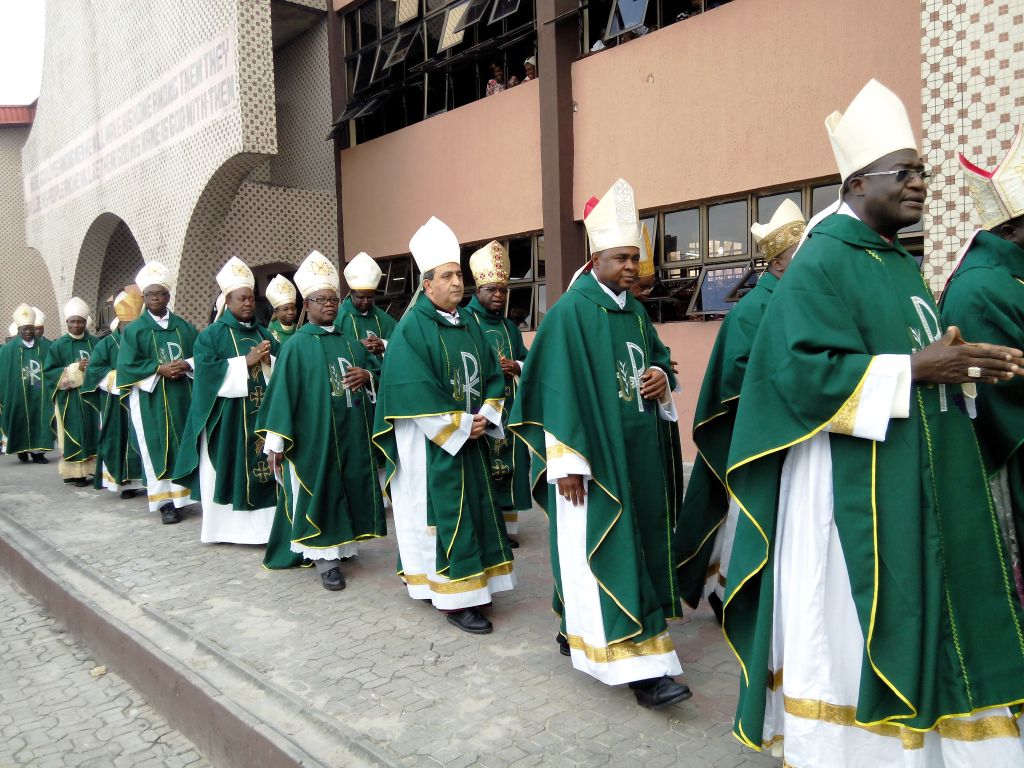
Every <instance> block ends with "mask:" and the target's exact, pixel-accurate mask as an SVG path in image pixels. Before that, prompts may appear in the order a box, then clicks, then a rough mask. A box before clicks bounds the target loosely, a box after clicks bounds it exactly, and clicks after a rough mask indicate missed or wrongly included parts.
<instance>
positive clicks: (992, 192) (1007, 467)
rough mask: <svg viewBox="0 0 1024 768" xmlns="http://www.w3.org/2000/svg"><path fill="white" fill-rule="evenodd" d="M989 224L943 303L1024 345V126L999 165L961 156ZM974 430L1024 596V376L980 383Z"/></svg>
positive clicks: (966, 324)
mask: <svg viewBox="0 0 1024 768" xmlns="http://www.w3.org/2000/svg"><path fill="white" fill-rule="evenodd" d="M960 165H961V167H962V168H963V171H964V175H965V176H967V179H968V189H970V191H971V196H972V197H973V198H974V203H975V207H976V208H977V211H978V214H979V216H980V217H981V220H982V226H983V227H985V230H987V231H985V230H982V231H979V232H978V233H977V234H976V235H975V236H974V237H973V238H972V240H971V241H970V242H968V244H967V247H966V248H964V250H963V255H962V256H961V258H960V261H959V264H958V265H957V267H956V268H955V269H954V271H953V274H952V275H951V276H950V279H949V281H948V282H947V283H946V289H945V291H943V294H942V300H941V301H940V302H939V309H940V310H941V312H942V320H943V322H944V323H945V324H947V325H955V326H957V327H958V328H959V329H960V332H961V333H962V334H963V336H964V338H966V339H970V340H971V341H986V342H989V343H992V344H1001V345H1003V346H1007V347H1014V348H1016V349H1024V197H1022V196H1021V193H1020V191H1019V190H1021V189H1024V131H1022V130H1020V129H1018V131H1017V135H1016V136H1015V137H1014V141H1013V143H1012V144H1011V146H1010V149H1009V151H1008V152H1007V153H1006V155H1005V156H1004V158H1003V160H1002V161H1001V162H1000V163H999V165H998V167H997V169H996V170H995V171H994V172H991V173H990V172H986V171H983V170H982V169H980V168H978V167H977V166H975V165H974V164H973V163H971V162H970V161H968V160H967V159H966V158H965V157H964V156H963V155H961V156H960ZM977 394H978V397H977V401H976V404H977V414H976V417H975V419H974V431H975V433H976V434H977V436H978V443H979V445H980V446H981V454H982V458H983V459H984V461H985V469H986V471H987V472H988V474H989V483H990V485H991V488H992V496H993V500H994V502H995V504H996V509H997V510H998V511H999V513H1000V522H1001V523H1002V526H1003V533H1004V535H1005V537H1006V540H1007V547H1008V549H1009V552H1010V558H1011V561H1012V564H1013V570H1014V577H1015V578H1016V581H1017V591H1018V593H1019V594H1020V595H1021V596H1022V599H1024V575H1022V570H1024V563H1022V560H1024V449H1022V447H1021V446H1022V445H1024V378H1019V377H1015V378H1014V379H1013V380H1012V381H1007V382H1003V383H1000V384H996V385H991V384H978V385H977Z"/></svg>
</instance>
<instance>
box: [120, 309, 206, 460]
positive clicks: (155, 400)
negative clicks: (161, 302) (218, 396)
mask: <svg viewBox="0 0 1024 768" xmlns="http://www.w3.org/2000/svg"><path fill="white" fill-rule="evenodd" d="M167 316H168V318H169V320H168V323H167V328H166V330H165V329H163V328H161V327H160V326H159V325H158V324H157V322H156V320H154V319H153V316H152V315H151V314H150V313H149V311H148V310H145V309H143V310H142V314H141V315H140V316H139V318H138V319H137V320H133V321H132V323H131V324H130V325H129V326H128V327H127V328H125V330H124V334H123V335H122V337H121V347H120V349H119V350H118V353H117V368H116V370H117V386H118V387H119V388H121V397H123V398H127V397H129V395H130V394H131V387H133V386H134V385H136V384H138V383H139V382H142V381H144V380H145V379H148V378H149V377H150V376H153V375H154V374H156V370H157V368H158V367H160V366H161V365H163V364H164V363H169V362H171V361H173V360H186V359H188V358H190V357H192V346H193V344H194V343H195V340H196V335H197V332H196V329H195V327H194V326H193V325H192V324H191V323H189V322H186V321H185V320H183V319H182V318H180V317H178V316H177V315H175V314H174V313H172V312H170V311H168V313H167ZM138 397H139V408H140V411H141V413H142V426H143V431H144V433H145V434H143V435H137V436H136V437H138V438H139V440H140V441H141V440H144V441H145V443H146V448H147V450H148V451H149V458H150V460H151V461H152V462H153V471H154V472H155V473H156V477H157V479H160V480H169V479H170V476H171V472H172V471H173V470H174V462H175V460H176V459H177V456H178V449H179V444H180V442H181V434H182V430H183V429H184V427H185V421H186V419H187V418H188V409H189V403H190V402H191V400H192V380H191V379H190V378H189V377H188V376H185V377H183V378H181V379H165V378H164V377H162V376H157V384H156V388H155V389H154V390H153V391H152V392H144V391H142V390H141V389H140V390H139V395H138Z"/></svg>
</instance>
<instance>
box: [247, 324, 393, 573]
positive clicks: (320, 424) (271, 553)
mask: <svg viewBox="0 0 1024 768" xmlns="http://www.w3.org/2000/svg"><path fill="white" fill-rule="evenodd" d="M367 356H368V355H367V354H366V350H365V349H364V348H363V345H362V344H359V343H358V342H357V341H356V340H355V339H353V338H352V337H351V336H348V335H347V334H342V333H339V332H337V331H334V332H330V333H329V332H327V331H325V330H324V329H323V328H321V327H320V326H318V325H313V324H312V323H307V324H306V325H303V326H302V327H301V328H299V330H298V331H297V332H296V333H295V335H294V336H293V337H292V339H291V341H289V342H288V343H287V344H285V345H284V346H283V347H282V348H281V356H280V357H278V358H277V363H276V364H275V366H274V374H273V376H271V378H270V386H269V387H268V388H267V394H266V396H265V397H264V399H263V405H262V406H261V407H260V412H259V416H258V417H257V419H256V431H257V432H258V433H273V434H276V435H280V436H281V437H282V438H283V439H284V476H283V482H282V487H281V491H280V493H278V496H277V513H276V514H275V516H274V525H273V528H272V529H271V532H270V541H269V542H268V543H267V551H266V557H265V558H264V561H263V564H264V565H265V566H266V567H267V568H291V567H294V566H297V565H300V564H301V562H302V556H301V555H299V554H298V553H296V552H293V551H292V550H291V545H292V544H293V543H294V544H296V545H298V546H299V547H302V548H305V549H328V548H331V547H338V546H341V545H343V544H349V543H351V542H354V541H360V540H362V539H373V538H380V537H382V536H386V535H387V522H386V520H385V518H384V503H383V498H382V496H381V491H380V482H379V480H378V478H377V467H378V464H377V461H376V459H375V457H374V455H373V450H372V445H371V442H370V439H371V428H372V426H373V402H372V396H373V395H372V393H373V389H374V387H375V384H376V382H375V381H373V379H375V377H374V376H373V374H372V373H371V383H370V384H369V385H367V387H365V388H363V389H362V390H359V391H358V392H352V391H350V390H347V389H345V387H344V385H343V384H342V379H343V378H344V376H345V372H346V371H347V370H348V369H349V368H350V367H352V366H355V367H357V368H367V365H368V363H367V360H366V358H367ZM367 370H369V369H368V368H367Z"/></svg>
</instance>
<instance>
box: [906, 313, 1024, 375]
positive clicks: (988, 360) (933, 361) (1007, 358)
mask: <svg viewBox="0 0 1024 768" xmlns="http://www.w3.org/2000/svg"><path fill="white" fill-rule="evenodd" d="M910 372H911V378H912V379H913V380H914V381H921V382H927V383H930V384H967V383H970V382H981V383H983V384H996V383H998V382H1000V381H1006V380H1008V379H1012V378H1013V377H1014V376H1021V375H1024V353H1022V352H1021V350H1019V349H1013V348H1012V347H1003V346H1000V345H998V344H971V343H969V342H965V341H964V340H963V338H962V337H961V336H960V329H959V328H957V327H956V326H955V325H951V326H950V327H949V329H948V330H947V331H946V333H945V334H944V335H943V336H942V338H940V339H939V340H938V341H935V342H933V343H931V344H929V345H928V346H927V347H925V348H924V349H921V350H919V351H917V352H915V353H914V354H912V355H911V356H910Z"/></svg>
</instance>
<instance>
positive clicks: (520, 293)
mask: <svg viewBox="0 0 1024 768" xmlns="http://www.w3.org/2000/svg"><path fill="white" fill-rule="evenodd" d="M508 317H509V319H510V320H512V321H513V322H514V323H515V324H516V325H517V326H519V329H520V330H522V331H529V330H533V322H532V321H533V286H532V285H521V286H519V287H518V288H510V289H509V292H508Z"/></svg>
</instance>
